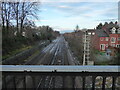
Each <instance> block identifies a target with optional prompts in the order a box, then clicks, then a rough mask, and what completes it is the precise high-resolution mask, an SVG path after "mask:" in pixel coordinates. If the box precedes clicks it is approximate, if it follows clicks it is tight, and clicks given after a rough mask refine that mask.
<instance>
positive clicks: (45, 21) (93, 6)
mask: <svg viewBox="0 0 120 90" xmlns="http://www.w3.org/2000/svg"><path fill="white" fill-rule="evenodd" d="M52 1H53V2H52ZM54 1H55V0H47V1H45V2H44V1H43V2H42V3H41V5H40V10H41V12H39V13H38V15H39V17H40V21H36V25H37V26H41V25H49V26H51V27H52V28H53V29H55V30H59V31H62V32H64V31H65V32H66V31H67V30H73V29H74V28H75V27H76V25H79V27H80V29H82V28H95V27H96V25H98V24H99V23H100V22H102V23H103V22H105V21H108V22H110V20H112V21H115V20H117V18H118V2H73V1H72V2H68V1H67V2H59V0H58V1H55V2H54ZM70 1H71V0H70ZM113 19H115V20H113Z"/></svg>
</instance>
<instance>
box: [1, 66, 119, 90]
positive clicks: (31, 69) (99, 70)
mask: <svg viewBox="0 0 120 90" xmlns="http://www.w3.org/2000/svg"><path fill="white" fill-rule="evenodd" d="M1 71H2V81H3V83H2V88H3V89H10V88H12V89H13V88H14V89H16V88H18V82H21V84H22V85H23V86H22V85H21V84H20V83H19V88H20V87H21V86H22V88H24V89H27V88H29V87H30V86H32V87H31V88H32V89H35V90H37V89H40V88H44V89H45V84H44V83H45V80H46V77H48V76H49V79H52V80H48V82H49V83H50V82H51V83H50V85H51V86H50V87H49V89H51V88H52V89H54V88H57V87H55V84H56V83H57V82H56V80H55V78H56V77H58V76H60V77H61V78H62V87H61V88H67V87H65V83H66V81H65V78H67V77H68V76H69V77H70V78H71V82H72V83H71V84H70V85H71V86H70V87H69V89H72V90H73V89H74V90H75V89H78V90H81V89H82V90H86V89H87V90H98V89H99V90H108V89H109V90H120V87H119V85H120V83H119V81H120V80H119V79H120V78H119V76H120V73H119V66H44V65H43V66H38V65H37V66H36V65H17V66H13V65H3V66H2V70H1ZM19 76H20V77H19ZM21 77H22V78H21ZM36 77H37V80H36V79H35V78H36ZM50 77H52V78H50ZM79 77H80V78H81V80H78V79H79ZM87 77H89V78H88V79H89V80H87V79H86V78H87ZM98 77H99V78H100V77H101V79H99V80H98V79H97V78H98ZM108 77H110V78H108ZM107 78H108V79H107ZM30 79H31V80H30ZM41 79H42V80H43V81H41ZM100 80H101V81H102V83H101V87H96V84H97V82H101V81H100ZM107 80H109V81H107ZM67 81H68V82H69V80H67ZM88 81H91V84H90V83H88ZM96 81H97V82H96ZM30 82H31V84H30ZM36 82H38V83H36ZM39 82H41V83H39ZM108 82H111V84H109V86H110V87H107V83H108ZM28 83H29V85H28ZM86 84H90V85H89V86H91V87H86ZM77 85H78V86H81V87H78V86H77ZM47 86H48V84H47ZM47 89H48V87H47ZM52 89H51V90H52Z"/></svg>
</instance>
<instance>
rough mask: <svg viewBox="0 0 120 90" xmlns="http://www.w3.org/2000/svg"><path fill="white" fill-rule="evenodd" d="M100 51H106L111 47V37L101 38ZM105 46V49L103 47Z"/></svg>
mask: <svg viewBox="0 0 120 90" xmlns="http://www.w3.org/2000/svg"><path fill="white" fill-rule="evenodd" d="M99 40H100V43H99V50H100V51H105V50H106V49H107V48H108V46H109V37H100V39H99ZM101 45H103V48H102V47H101Z"/></svg>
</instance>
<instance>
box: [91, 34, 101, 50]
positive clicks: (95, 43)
mask: <svg viewBox="0 0 120 90" xmlns="http://www.w3.org/2000/svg"><path fill="white" fill-rule="evenodd" d="M91 40H92V41H91V42H92V43H91V44H92V47H93V48H95V49H97V50H99V49H100V48H99V41H100V38H99V37H98V36H97V35H96V34H95V35H94V36H93V37H92V38H91Z"/></svg>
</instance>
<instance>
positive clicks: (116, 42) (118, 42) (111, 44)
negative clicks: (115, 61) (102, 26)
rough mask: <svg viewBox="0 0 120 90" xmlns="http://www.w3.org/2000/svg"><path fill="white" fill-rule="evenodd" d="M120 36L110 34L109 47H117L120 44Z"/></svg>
mask: <svg viewBox="0 0 120 90" xmlns="http://www.w3.org/2000/svg"><path fill="white" fill-rule="evenodd" d="M112 38H114V39H115V41H114V42H113V41H112ZM119 38H120V34H110V39H109V45H110V46H112V47H116V46H117V45H118V44H120V40H119Z"/></svg>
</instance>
